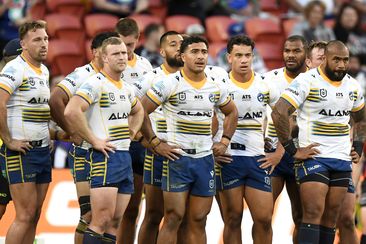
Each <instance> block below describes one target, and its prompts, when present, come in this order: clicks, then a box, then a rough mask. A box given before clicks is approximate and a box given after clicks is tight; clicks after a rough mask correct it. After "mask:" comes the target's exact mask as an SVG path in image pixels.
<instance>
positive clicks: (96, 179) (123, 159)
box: [87, 149, 134, 194]
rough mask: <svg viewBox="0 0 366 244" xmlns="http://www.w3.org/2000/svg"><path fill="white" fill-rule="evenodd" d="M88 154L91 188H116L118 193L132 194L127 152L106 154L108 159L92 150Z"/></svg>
mask: <svg viewBox="0 0 366 244" xmlns="http://www.w3.org/2000/svg"><path fill="white" fill-rule="evenodd" d="M88 152H89V153H88V156H87V160H88V161H90V187H91V188H98V187H117V188H118V193H123V194H132V193H133V190H134V189H133V172H132V167H131V156H130V154H129V153H128V151H120V150H117V151H115V153H108V155H109V158H107V157H106V156H104V154H103V153H101V152H99V151H97V150H94V149H90V150H89V151H88Z"/></svg>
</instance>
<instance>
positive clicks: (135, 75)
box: [131, 73, 139, 78]
mask: <svg viewBox="0 0 366 244" xmlns="http://www.w3.org/2000/svg"><path fill="white" fill-rule="evenodd" d="M131 77H132V78H137V77H139V74H137V73H131Z"/></svg>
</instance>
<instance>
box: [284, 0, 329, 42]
mask: <svg viewBox="0 0 366 244" xmlns="http://www.w3.org/2000/svg"><path fill="white" fill-rule="evenodd" d="M325 9H326V6H325V4H324V3H323V2H321V1H311V2H309V3H308V4H307V5H306V6H305V8H304V21H300V22H298V23H297V24H296V25H295V26H294V28H293V29H292V33H291V35H301V36H304V37H305V39H306V41H308V42H311V41H330V40H334V38H335V36H334V33H333V31H332V30H331V29H329V28H328V27H326V26H325V25H324V23H323V21H324V16H325Z"/></svg>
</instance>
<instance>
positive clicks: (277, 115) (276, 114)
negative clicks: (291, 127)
mask: <svg viewBox="0 0 366 244" xmlns="http://www.w3.org/2000/svg"><path fill="white" fill-rule="evenodd" d="M281 116H283V115H282V114H281V112H280V111H279V110H278V108H277V106H275V107H274V108H273V110H272V113H271V117H272V120H273V122H277V121H278V120H279V119H280V117H281Z"/></svg>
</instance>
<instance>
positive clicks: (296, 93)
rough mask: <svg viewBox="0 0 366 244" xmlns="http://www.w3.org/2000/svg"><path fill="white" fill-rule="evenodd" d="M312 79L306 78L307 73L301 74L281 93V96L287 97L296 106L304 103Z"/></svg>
mask: <svg viewBox="0 0 366 244" xmlns="http://www.w3.org/2000/svg"><path fill="white" fill-rule="evenodd" d="M309 90H310V81H308V80H307V79H306V76H305V74H300V75H299V76H297V77H296V79H295V80H293V81H292V83H291V84H290V85H289V87H287V88H286V90H285V91H284V92H283V93H282V94H281V98H283V99H285V100H286V101H287V102H288V103H290V104H291V105H292V106H294V107H295V108H298V107H300V106H301V104H303V103H304V102H305V100H306V98H307V96H308V95H309Z"/></svg>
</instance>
